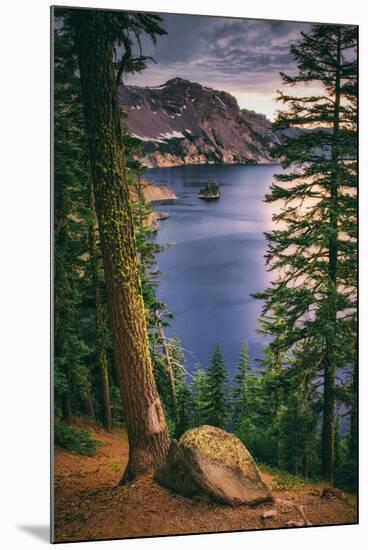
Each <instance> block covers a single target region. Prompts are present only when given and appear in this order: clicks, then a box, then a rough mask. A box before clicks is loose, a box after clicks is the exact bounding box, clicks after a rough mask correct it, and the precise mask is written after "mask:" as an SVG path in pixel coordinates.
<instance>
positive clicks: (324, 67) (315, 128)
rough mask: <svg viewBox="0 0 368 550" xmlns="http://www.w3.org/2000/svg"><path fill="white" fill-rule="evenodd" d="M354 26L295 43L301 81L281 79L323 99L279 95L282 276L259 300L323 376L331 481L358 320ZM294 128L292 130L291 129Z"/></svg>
mask: <svg viewBox="0 0 368 550" xmlns="http://www.w3.org/2000/svg"><path fill="white" fill-rule="evenodd" d="M356 47H357V29H356V27H351V26H344V25H343V26H338V25H315V26H314V27H313V28H312V30H311V32H310V33H308V34H304V33H302V38H301V40H300V41H299V42H298V43H297V44H295V45H294V46H292V48H291V53H292V55H293V56H294V58H295V60H296V62H297V66H298V70H299V72H298V74H297V75H296V76H287V75H285V74H282V79H283V82H284V84H286V85H290V86H294V85H296V84H308V83H312V84H314V85H318V86H319V87H320V89H321V92H320V93H319V94H318V95H313V96H312V95H310V96H305V97H297V96H291V95H286V94H283V93H280V96H279V98H278V99H279V101H281V102H282V103H283V104H285V105H287V106H288V107H289V108H288V110H287V111H280V112H279V114H278V117H277V120H276V123H275V126H274V127H275V130H280V131H281V134H280V136H281V137H280V144H279V145H278V146H277V147H276V148H275V151H274V153H275V156H277V157H278V158H281V159H282V165H283V167H284V168H286V169H287V170H286V171H285V172H283V173H282V174H279V175H276V176H275V179H276V182H277V183H274V184H273V185H272V187H271V191H270V193H269V194H268V195H267V196H266V201H267V202H276V201H281V202H282V207H281V209H280V210H279V211H278V212H277V213H276V214H274V216H273V220H274V221H275V222H276V223H277V224H279V225H280V226H281V228H280V229H279V228H277V229H275V230H274V231H272V232H271V233H268V234H267V235H266V238H267V241H268V253H267V257H266V260H267V263H268V265H269V267H270V269H272V270H275V272H277V273H278V278H277V279H276V281H275V282H274V283H273V284H272V286H271V287H270V288H269V289H268V290H267V291H266V292H265V293H263V294H261V295H258V297H262V298H263V299H264V300H265V307H264V313H266V312H267V311H268V312H269V311H272V309H273V308H274V307H275V305H276V304H279V303H282V304H283V307H284V308H285V322H286V325H287V330H286V331H285V334H287V336H286V338H285V339H284V342H283V346H284V349H285V350H289V351H290V350H293V348H294V347H295V346H296V345H298V346H299V347H301V348H303V349H304V353H305V356H306V357H307V356H308V357H310V354H309V353H308V348H310V347H311V346H313V349H314V352H315V354H314V356H313V361H312V363H311V364H307V363H306V362H305V364H304V368H305V369H307V370H310V369H313V370H314V371H315V375H316V376H319V375H322V376H323V381H324V387H323V421H322V424H323V428H322V474H323V477H324V479H325V480H326V481H329V482H333V453H334V443H333V441H334V406H335V377H336V372H337V370H338V369H339V368H343V367H345V366H346V365H347V360H348V358H347V352H348V354H350V360H349V362H350V364H351V363H352V361H353V357H354V353H355V352H354V350H353V349H352V340H353V333H352V327H354V326H355V317H356V262H357V259H356V248H357V245H356V231H357V229H356V168H357V164H356V154H357V151H356V121H357V112H356V103H357V62H356ZM290 128H293V131H292V132H290V130H289V129H290Z"/></svg>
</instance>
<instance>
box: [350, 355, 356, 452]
mask: <svg viewBox="0 0 368 550" xmlns="http://www.w3.org/2000/svg"><path fill="white" fill-rule="evenodd" d="M351 392H352V403H351V412H350V434H349V455H350V458H351V460H352V461H353V462H355V461H356V459H357V443H358V418H357V399H358V361H357V358H355V360H354V364H353V380H352V385H351Z"/></svg>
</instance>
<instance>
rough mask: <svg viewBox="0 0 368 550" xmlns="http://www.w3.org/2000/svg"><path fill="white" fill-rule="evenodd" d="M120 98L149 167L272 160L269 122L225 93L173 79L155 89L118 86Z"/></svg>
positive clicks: (271, 134) (143, 159) (144, 161)
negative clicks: (142, 145)
mask: <svg viewBox="0 0 368 550" xmlns="http://www.w3.org/2000/svg"><path fill="white" fill-rule="evenodd" d="M119 100H120V103H121V106H122V109H123V111H124V112H125V113H126V115H127V119H126V122H127V126H128V129H129V130H130V132H131V133H132V134H133V135H134V136H135V137H137V138H139V139H140V140H141V141H142V142H143V144H144V157H143V158H142V159H141V161H142V162H143V163H144V164H146V165H147V166H173V165H180V164H200V163H230V164H231V163H257V162H270V160H271V156H270V149H271V147H272V143H273V142H274V140H275V137H274V135H273V133H272V131H271V126H270V122H269V121H268V120H267V118H266V117H265V116H264V115H260V114H257V113H255V112H253V111H248V110H246V109H240V108H239V106H238V104H237V101H236V99H235V98H234V97H233V96H232V95H230V94H229V93H227V92H222V91H217V90H213V89H211V88H207V87H205V86H202V85H201V84H197V83H193V82H190V81H189V80H183V79H182V78H173V79H171V80H169V81H168V82H166V83H165V84H163V85H161V86H156V87H144V88H142V87H138V86H120V88H119Z"/></svg>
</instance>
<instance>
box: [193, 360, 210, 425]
mask: <svg viewBox="0 0 368 550" xmlns="http://www.w3.org/2000/svg"><path fill="white" fill-rule="evenodd" d="M192 388H193V411H194V425H195V426H201V425H202V424H204V423H205V420H206V409H207V406H208V384H207V376H206V371H205V370H204V369H202V368H201V365H200V364H199V363H196V364H195V367H194V375H193V379H192Z"/></svg>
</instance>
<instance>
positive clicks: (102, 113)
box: [72, 10, 169, 481]
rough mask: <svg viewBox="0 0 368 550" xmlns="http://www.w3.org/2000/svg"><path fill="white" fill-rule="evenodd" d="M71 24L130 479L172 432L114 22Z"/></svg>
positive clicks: (157, 459) (85, 17)
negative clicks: (144, 275)
mask: <svg viewBox="0 0 368 550" xmlns="http://www.w3.org/2000/svg"><path fill="white" fill-rule="evenodd" d="M72 24H73V27H74V30H75V41H76V48H77V54H78V60H79V68H80V78H81V86H82V98H83V107H84V116H85V126H86V132H87V137H88V144H89V155H90V163H91V176H92V183H93V192H94V197H95V205H96V213H97V219H98V226H99V235H100V243H101V251H102V258H103V266H104V273H105V280H106V288H107V296H108V308H109V315H110V324H111V332H112V340H113V345H114V351H115V359H116V368H117V378H118V382H119V386H120V390H121V395H122V398H123V404H124V410H125V413H126V423H127V431H128V438H129V462H128V466H127V469H126V471H125V473H124V476H123V480H122V481H125V480H130V479H133V478H134V477H136V476H138V475H140V474H143V473H147V472H153V471H154V470H155V469H156V468H157V467H158V466H160V465H161V463H162V461H163V459H164V458H165V456H166V454H167V449H168V444H169V437H168V432H167V427H166V421H165V417H164V413H163V409H162V406H161V402H160V399H159V396H158V393H157V389H156V385H155V381H154V376H153V370H152V364H151V358H150V352H149V347H148V336H147V328H146V316H145V308H144V303H143V299H142V294H141V282H140V276H139V264H138V258H137V254H136V248H135V240H134V228H133V219H132V210H131V204H130V197H129V191H128V184H127V175H126V167H125V159H124V151H123V145H122V135H121V126H120V110H119V105H118V99H117V86H116V76H115V72H114V66H113V63H112V61H113V44H112V41H111V38H110V37H111V29H110V28H109V20H108V18H107V17H106V13H105V12H103V11H93V10H91V11H89V10H73V19H72Z"/></svg>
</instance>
